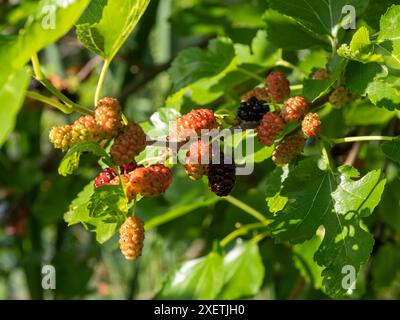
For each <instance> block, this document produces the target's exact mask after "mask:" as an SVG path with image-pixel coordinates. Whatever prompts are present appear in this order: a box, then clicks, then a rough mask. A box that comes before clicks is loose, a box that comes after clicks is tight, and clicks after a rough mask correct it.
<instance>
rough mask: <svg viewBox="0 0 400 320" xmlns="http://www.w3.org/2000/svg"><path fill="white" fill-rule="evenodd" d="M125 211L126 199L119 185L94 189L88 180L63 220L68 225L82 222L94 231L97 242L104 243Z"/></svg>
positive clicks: (124, 214)
mask: <svg viewBox="0 0 400 320" xmlns="http://www.w3.org/2000/svg"><path fill="white" fill-rule="evenodd" d="M127 212H128V204H127V200H126V197H125V195H124V192H123V190H122V188H121V187H120V186H102V187H99V188H96V189H94V187H93V182H90V183H89V184H88V185H87V186H86V187H85V188H84V189H83V190H82V191H81V192H80V193H79V194H78V196H77V197H76V198H75V199H74V200H73V201H72V202H71V204H70V206H69V210H68V211H67V212H66V213H65V215H64V220H65V221H66V222H67V223H68V225H73V224H77V223H82V225H83V226H84V227H85V228H86V229H87V230H89V231H92V232H95V233H96V240H97V241H98V242H99V243H104V242H105V241H107V240H108V239H110V238H111V237H112V236H113V235H114V233H115V232H116V229H117V227H118V226H119V225H121V223H122V222H123V221H124V219H125V217H126V214H127Z"/></svg>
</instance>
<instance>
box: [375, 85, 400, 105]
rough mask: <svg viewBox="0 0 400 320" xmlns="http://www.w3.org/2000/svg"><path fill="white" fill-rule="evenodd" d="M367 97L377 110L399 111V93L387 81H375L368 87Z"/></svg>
mask: <svg viewBox="0 0 400 320" xmlns="http://www.w3.org/2000/svg"><path fill="white" fill-rule="evenodd" d="M367 95H368V98H369V99H370V100H371V102H372V103H373V104H374V105H376V106H377V107H379V108H386V109H388V110H394V109H400V91H399V90H397V89H396V87H395V86H393V85H392V84H391V83H389V82H387V81H383V80H382V81H379V80H375V81H374V82H371V83H370V84H369V85H368V88H367Z"/></svg>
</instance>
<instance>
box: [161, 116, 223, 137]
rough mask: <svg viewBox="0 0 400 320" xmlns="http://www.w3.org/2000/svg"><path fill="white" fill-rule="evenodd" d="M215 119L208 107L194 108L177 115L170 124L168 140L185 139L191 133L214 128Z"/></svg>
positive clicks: (215, 124) (198, 133)
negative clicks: (179, 115) (174, 120)
mask: <svg viewBox="0 0 400 320" xmlns="http://www.w3.org/2000/svg"><path fill="white" fill-rule="evenodd" d="M216 127H217V121H216V119H215V116H214V112H213V111H211V110H209V109H196V110H192V111H190V112H189V113H187V114H185V115H183V116H181V117H179V118H178V119H177V120H176V122H175V123H174V124H173V125H172V128H171V130H170V134H169V140H170V141H181V140H186V139H187V138H188V137H189V138H190V137H191V135H197V136H200V135H201V130H203V129H208V130H211V129H215V128H216Z"/></svg>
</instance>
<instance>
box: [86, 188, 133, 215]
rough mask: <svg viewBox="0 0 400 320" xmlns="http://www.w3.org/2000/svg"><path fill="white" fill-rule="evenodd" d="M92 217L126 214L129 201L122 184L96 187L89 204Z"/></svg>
mask: <svg viewBox="0 0 400 320" xmlns="http://www.w3.org/2000/svg"><path fill="white" fill-rule="evenodd" d="M88 209H89V216H90V217H94V218H97V217H104V216H107V215H111V216H116V217H117V216H121V215H122V216H124V215H126V214H127V213H128V202H127V199H126V197H125V194H124V190H123V189H122V188H121V186H107V185H105V186H101V187H98V188H96V189H95V191H94V193H93V195H92V196H91V198H90V202H89V204H88Z"/></svg>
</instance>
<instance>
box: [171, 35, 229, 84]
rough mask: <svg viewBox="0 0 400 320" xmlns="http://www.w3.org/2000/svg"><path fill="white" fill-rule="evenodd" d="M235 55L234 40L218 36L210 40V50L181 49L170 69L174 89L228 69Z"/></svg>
mask: <svg viewBox="0 0 400 320" xmlns="http://www.w3.org/2000/svg"><path fill="white" fill-rule="evenodd" d="M234 57H235V50H234V47H233V43H232V40H230V39H228V38H218V39H213V40H211V41H210V43H209V45H208V50H207V51H203V50H201V49H200V48H188V49H186V50H183V51H181V52H180V53H179V54H178V56H177V57H176V58H175V60H174V62H173V63H172V66H171V68H170V69H169V74H170V76H171V79H172V82H173V83H174V91H178V90H180V89H182V88H184V87H186V86H188V85H190V84H192V83H194V82H196V81H198V80H200V79H203V78H209V77H212V76H215V75H217V74H219V73H221V72H222V71H224V69H226V68H227V67H228V66H229V65H230V63H231V61H232V59H233V58H234Z"/></svg>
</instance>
